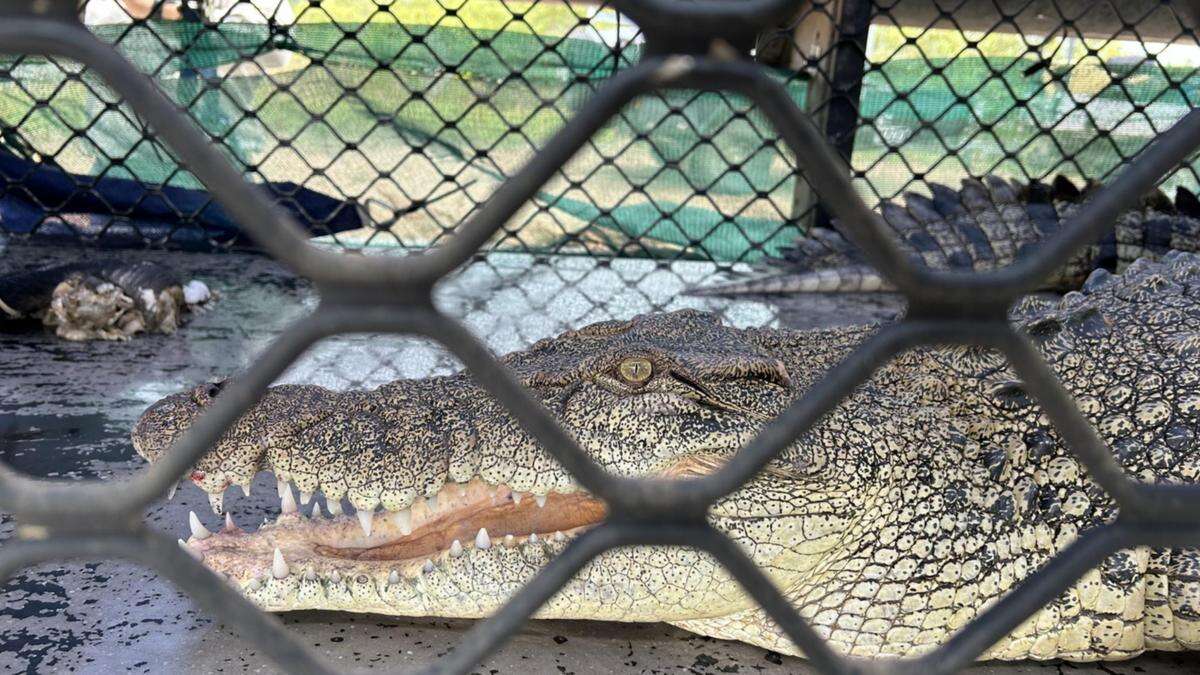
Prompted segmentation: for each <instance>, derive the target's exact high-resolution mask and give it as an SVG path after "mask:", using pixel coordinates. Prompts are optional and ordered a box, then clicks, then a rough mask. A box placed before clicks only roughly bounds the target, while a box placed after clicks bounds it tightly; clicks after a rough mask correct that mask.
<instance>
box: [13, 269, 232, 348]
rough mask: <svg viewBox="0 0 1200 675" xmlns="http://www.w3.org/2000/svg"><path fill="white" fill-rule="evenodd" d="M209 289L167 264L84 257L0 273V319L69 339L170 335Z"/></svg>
mask: <svg viewBox="0 0 1200 675" xmlns="http://www.w3.org/2000/svg"><path fill="white" fill-rule="evenodd" d="M213 298H214V294H213V292H212V291H211V290H209V288H208V286H207V285H205V283H204V282H203V281H200V280H198V279H191V280H184V279H183V278H182V277H181V276H180V275H179V274H178V273H177V272H176V271H175V270H173V269H171V268H169V267H167V266H166V265H163V264H160V263H156V262H151V261H148V260H140V261H135V262H129V261H124V260H110V259H98V260H83V261H77V262H71V263H65V264H56V265H43V266H40V267H37V268H35V269H30V270H25V271H20V272H7V273H4V274H0V319H6V320H14V321H28V320H33V321H38V322H40V323H42V324H43V325H45V326H46V327H49V328H53V329H54V332H55V334H56V335H58V336H59V337H61V338H64V339H67V340H72V341H85V340H128V339H129V338H130V337H132V336H134V335H136V334H139V333H163V334H167V335H170V334H172V333H174V332H175V331H176V330H178V328H179V326H180V325H181V324H183V322H184V321H185V320H186V319H187V316H188V315H189V314H191V313H195V312H199V311H202V310H203V309H205V308H207V307H208V306H209V303H210V302H211V301H212V300H213Z"/></svg>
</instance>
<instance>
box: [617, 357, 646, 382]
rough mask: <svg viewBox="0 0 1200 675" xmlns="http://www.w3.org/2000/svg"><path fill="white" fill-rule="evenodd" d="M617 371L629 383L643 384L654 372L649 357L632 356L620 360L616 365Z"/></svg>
mask: <svg viewBox="0 0 1200 675" xmlns="http://www.w3.org/2000/svg"><path fill="white" fill-rule="evenodd" d="M617 372H618V373H620V374H621V379H623V380H625V381H626V382H628V383H630V384H645V382H646V380H649V379H650V376H651V375H653V374H654V365H653V364H651V363H650V360H649V359H643V358H641V357H634V358H629V359H625V360H624V361H622V362H621V364H620V365H619V366H617Z"/></svg>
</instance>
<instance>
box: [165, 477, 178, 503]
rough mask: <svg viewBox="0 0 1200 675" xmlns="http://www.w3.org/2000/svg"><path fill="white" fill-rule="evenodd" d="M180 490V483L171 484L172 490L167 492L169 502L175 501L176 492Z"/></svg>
mask: <svg viewBox="0 0 1200 675" xmlns="http://www.w3.org/2000/svg"><path fill="white" fill-rule="evenodd" d="M178 489H179V481H175V482H174V483H171V489H169V490H167V501H171V500H172V499H175V491H176V490H178Z"/></svg>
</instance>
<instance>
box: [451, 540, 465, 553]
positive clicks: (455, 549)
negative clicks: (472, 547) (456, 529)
mask: <svg viewBox="0 0 1200 675" xmlns="http://www.w3.org/2000/svg"><path fill="white" fill-rule="evenodd" d="M462 554H463V547H462V542H461V541H459V540H457V539H455V540H454V543H452V544H450V555H451V556H453V557H455V558H457V557H458V556H460V555H462Z"/></svg>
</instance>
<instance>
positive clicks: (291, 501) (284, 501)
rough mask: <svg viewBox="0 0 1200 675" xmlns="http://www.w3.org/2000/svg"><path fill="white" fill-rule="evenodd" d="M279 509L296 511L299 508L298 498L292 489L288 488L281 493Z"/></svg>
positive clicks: (284, 511) (290, 511)
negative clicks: (293, 494)
mask: <svg viewBox="0 0 1200 675" xmlns="http://www.w3.org/2000/svg"><path fill="white" fill-rule="evenodd" d="M279 510H280V511H282V512H283V513H295V512H296V511H298V510H299V509H298V508H296V498H295V497H294V496H292V489H291V488H290V487H289V488H286V489H284V491H283V495H281V499H280V503H279Z"/></svg>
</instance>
